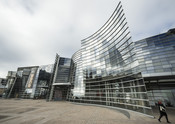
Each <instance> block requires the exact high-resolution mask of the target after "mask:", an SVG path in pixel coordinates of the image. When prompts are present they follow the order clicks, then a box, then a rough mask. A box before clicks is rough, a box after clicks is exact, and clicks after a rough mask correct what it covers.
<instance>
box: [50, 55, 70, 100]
mask: <svg viewBox="0 0 175 124" xmlns="http://www.w3.org/2000/svg"><path fill="white" fill-rule="evenodd" d="M70 66H71V59H70V58H63V57H60V56H59V55H58V54H56V58H55V64H54V67H53V74H52V77H51V79H50V83H49V92H48V94H47V95H48V96H47V100H48V101H51V100H58V101H59V100H66V99H67V97H68V93H69V89H70V82H69V78H70V77H69V76H70Z"/></svg>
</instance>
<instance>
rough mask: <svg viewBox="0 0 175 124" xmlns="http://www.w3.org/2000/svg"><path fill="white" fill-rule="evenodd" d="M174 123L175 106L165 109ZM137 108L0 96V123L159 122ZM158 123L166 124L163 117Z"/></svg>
mask: <svg viewBox="0 0 175 124" xmlns="http://www.w3.org/2000/svg"><path fill="white" fill-rule="evenodd" d="M167 111H168V115H169V120H170V121H171V123H172V124H175V109H168V110H167ZM154 116H155V119H154V118H150V117H147V116H144V115H141V114H138V113H136V112H131V111H130V112H128V111H124V110H117V109H109V108H104V107H96V106H88V105H77V104H73V103H70V102H46V101H45V100H29V99H8V100H7V99H0V124H159V123H160V122H158V121H157V118H158V116H159V113H158V111H157V110H156V109H155V111H154ZM161 124H166V121H165V117H163V118H162V122H161Z"/></svg>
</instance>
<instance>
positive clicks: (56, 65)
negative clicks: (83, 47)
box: [46, 54, 59, 101]
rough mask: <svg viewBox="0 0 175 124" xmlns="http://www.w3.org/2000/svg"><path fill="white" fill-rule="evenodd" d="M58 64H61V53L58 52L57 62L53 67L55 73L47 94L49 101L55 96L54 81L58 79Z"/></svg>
mask: <svg viewBox="0 0 175 124" xmlns="http://www.w3.org/2000/svg"><path fill="white" fill-rule="evenodd" d="M58 64H59V55H58V54H56V57H55V63H54V67H53V73H52V76H51V79H50V83H49V92H48V94H47V99H46V100H47V101H51V100H52V97H53V91H54V86H53V83H55V81H56V76H57V71H58ZM52 90H53V91H52ZM51 91H52V92H51Z"/></svg>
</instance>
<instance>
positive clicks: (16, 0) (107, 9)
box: [0, 0, 175, 77]
mask: <svg viewBox="0 0 175 124" xmlns="http://www.w3.org/2000/svg"><path fill="white" fill-rule="evenodd" d="M117 4H118V1H114V0H110V1H109V0H108V1H107V0H88V1H87V0H86V1H85V0H64V1H63V0H51V1H48V0H37V1H36V0H1V1H0V77H5V75H6V74H7V71H8V70H16V68H17V67H19V66H29V65H43V64H50V63H53V62H54V58H55V54H56V53H58V54H60V55H61V56H63V57H71V56H72V54H73V53H74V52H76V51H77V50H78V49H79V48H80V46H81V39H84V38H86V37H88V36H89V35H91V34H93V33H94V32H96V31H97V30H98V29H99V28H100V27H101V26H102V25H103V24H104V23H105V22H106V21H107V20H108V18H109V17H110V16H111V14H112V12H113V11H114V9H115V7H116V6H117ZM122 4H123V8H124V12H125V13H126V18H127V21H128V25H129V27H130V30H131V34H132V36H133V39H134V40H139V39H141V38H145V37H148V36H151V35H155V34H158V33H162V32H165V31H166V30H168V29H169V28H172V27H174V26H175V16H174V13H173V12H175V8H174V6H173V5H175V1H174V0H166V1H165V0H154V1H148V0H122Z"/></svg>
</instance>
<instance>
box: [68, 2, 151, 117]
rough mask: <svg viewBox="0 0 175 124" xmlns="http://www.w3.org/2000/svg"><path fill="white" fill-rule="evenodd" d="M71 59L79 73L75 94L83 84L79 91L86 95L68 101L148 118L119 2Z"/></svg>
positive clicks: (143, 89)
mask: <svg viewBox="0 0 175 124" xmlns="http://www.w3.org/2000/svg"><path fill="white" fill-rule="evenodd" d="M72 59H73V61H74V65H75V67H74V70H76V72H77V73H81V74H80V76H78V75H76V73H75V75H74V77H75V78H74V79H75V80H73V83H74V85H75V87H74V91H76V88H77V87H79V86H78V85H80V84H82V82H83V83H84V84H83V85H82V86H83V87H81V88H84V90H85V95H84V96H81V97H69V100H70V101H75V102H81V103H89V104H100V105H105V106H111V107H120V108H124V109H130V110H134V111H137V112H141V113H145V114H149V115H151V113H152V111H151V108H150V106H149V101H148V97H147V92H146V89H145V84H144V80H143V78H142V76H141V73H138V71H137V69H138V61H137V59H136V58H135V52H134V43H133V42H132V40H131V36H130V32H129V30H128V26H127V22H126V18H125V16H124V12H123V9H122V5H121V2H120V3H119V4H118V5H117V8H116V9H115V11H114V12H113V14H112V15H111V17H110V18H109V20H108V21H107V22H106V23H105V24H104V25H103V26H102V27H101V28H100V29H99V30H98V31H97V32H96V33H94V34H93V35H91V36H89V37H88V38H86V39H83V40H82V41H81V51H79V52H77V53H75V54H74V56H73V57H72ZM76 60H77V61H76ZM80 60H81V61H80ZM78 64H80V65H78ZM78 66H79V67H78ZM74 72H75V71H74ZM82 74H83V75H82ZM82 76H83V80H82ZM80 77H81V78H80ZM79 79H80V82H79V81H78V80H79ZM77 84H78V85H77Z"/></svg>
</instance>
